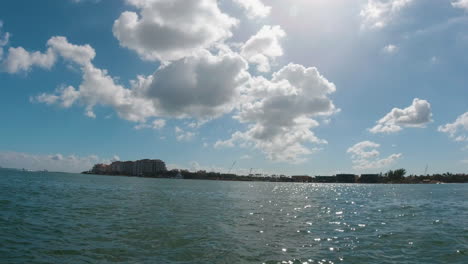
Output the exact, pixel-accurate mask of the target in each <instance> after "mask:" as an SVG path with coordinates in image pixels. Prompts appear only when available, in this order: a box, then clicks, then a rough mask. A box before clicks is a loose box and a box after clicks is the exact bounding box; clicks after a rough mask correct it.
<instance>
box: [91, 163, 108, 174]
mask: <svg viewBox="0 0 468 264" xmlns="http://www.w3.org/2000/svg"><path fill="white" fill-rule="evenodd" d="M91 172H92V173H95V174H107V173H109V172H110V166H109V165H106V164H101V163H99V164H96V165H94V166H93V169H92V170H91Z"/></svg>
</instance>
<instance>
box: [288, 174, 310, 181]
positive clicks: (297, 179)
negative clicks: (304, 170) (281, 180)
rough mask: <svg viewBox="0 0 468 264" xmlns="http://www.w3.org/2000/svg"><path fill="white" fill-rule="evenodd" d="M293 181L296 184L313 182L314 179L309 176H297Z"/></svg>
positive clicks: (293, 177)
mask: <svg viewBox="0 0 468 264" xmlns="http://www.w3.org/2000/svg"><path fill="white" fill-rule="evenodd" d="M291 178H292V180H293V181H295V182H311V181H312V177H310V176H307V175H295V176H291Z"/></svg>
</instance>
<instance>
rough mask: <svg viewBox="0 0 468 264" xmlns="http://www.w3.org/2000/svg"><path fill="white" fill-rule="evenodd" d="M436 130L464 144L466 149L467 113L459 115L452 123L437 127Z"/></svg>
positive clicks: (467, 141)
mask: <svg viewBox="0 0 468 264" xmlns="http://www.w3.org/2000/svg"><path fill="white" fill-rule="evenodd" d="M438 130H439V131H440V132H443V133H447V134H448V135H449V136H450V137H451V138H453V139H454V140H455V141H458V142H466V143H467V148H468V112H466V113H464V114H462V115H460V116H459V117H457V119H456V120H455V121H454V122H453V123H448V124H445V125H443V126H439V128H438Z"/></svg>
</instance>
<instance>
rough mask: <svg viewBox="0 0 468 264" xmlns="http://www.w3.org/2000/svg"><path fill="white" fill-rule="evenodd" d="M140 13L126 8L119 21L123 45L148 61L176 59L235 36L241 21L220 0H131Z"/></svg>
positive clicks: (117, 28) (117, 32)
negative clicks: (222, 7) (225, 11)
mask: <svg viewBox="0 0 468 264" xmlns="http://www.w3.org/2000/svg"><path fill="white" fill-rule="evenodd" d="M127 3H128V4H130V5H132V6H133V7H135V8H137V10H138V13H136V12H133V11H125V12H123V13H122V14H121V15H120V17H119V18H118V19H117V20H115V22H114V26H113V33H114V36H115V37H116V38H117V39H118V40H119V42H120V45H121V46H123V47H127V48H129V49H131V50H134V51H136V52H137V53H138V54H139V55H140V57H142V58H143V59H146V60H162V61H172V60H178V59H181V58H183V57H186V56H189V55H191V54H192V53H193V52H196V51H198V50H199V49H203V48H209V47H211V46H212V45H213V44H214V43H216V42H220V41H222V40H224V39H227V38H229V37H231V36H232V32H231V29H232V28H233V27H234V26H236V25H237V23H238V21H237V20H236V19H234V18H232V17H230V16H228V15H227V14H225V13H223V12H222V11H221V10H220V9H219V7H218V2H217V1H216V0H127Z"/></svg>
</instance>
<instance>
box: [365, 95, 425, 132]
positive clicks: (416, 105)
mask: <svg viewBox="0 0 468 264" xmlns="http://www.w3.org/2000/svg"><path fill="white" fill-rule="evenodd" d="M430 122H432V112H431V104H429V102H428V101H426V100H421V99H418V98H415V99H414V100H413V103H412V104H411V105H410V106H408V107H407V108H405V109H400V108H393V109H392V111H390V113H388V114H386V115H385V116H384V117H383V118H381V119H380V120H379V121H377V125H375V126H374V127H373V128H371V129H369V131H370V132H372V133H395V132H398V131H400V130H402V129H403V128H404V127H420V128H422V127H426V125H427V124H428V123H430Z"/></svg>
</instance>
